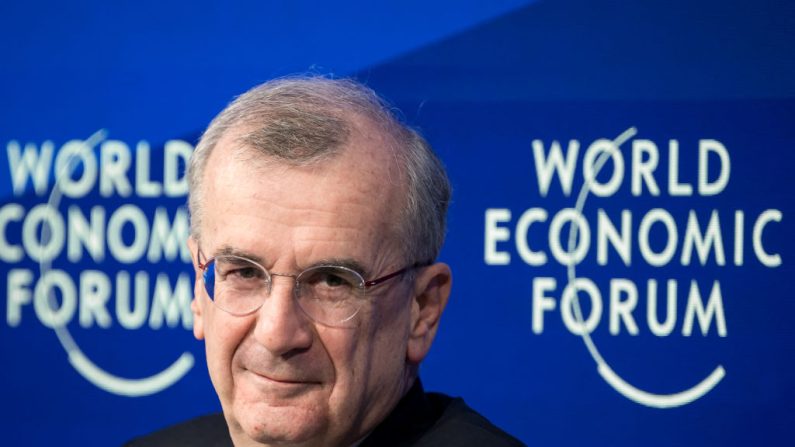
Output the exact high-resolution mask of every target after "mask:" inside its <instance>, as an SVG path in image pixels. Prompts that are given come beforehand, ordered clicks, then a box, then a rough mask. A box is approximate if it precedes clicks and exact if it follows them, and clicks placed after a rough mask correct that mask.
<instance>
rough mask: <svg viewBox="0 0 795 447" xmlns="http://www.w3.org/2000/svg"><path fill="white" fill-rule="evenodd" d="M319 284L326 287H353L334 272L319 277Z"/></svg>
mask: <svg viewBox="0 0 795 447" xmlns="http://www.w3.org/2000/svg"><path fill="white" fill-rule="evenodd" d="M318 282H319V283H321V284H322V285H324V286H326V287H342V286H351V283H350V282H349V281H347V280H346V279H345V278H342V277H341V276H339V275H337V274H335V273H333V272H325V273H322V274H320V275H318Z"/></svg>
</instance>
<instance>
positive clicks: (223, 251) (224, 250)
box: [213, 245, 265, 265]
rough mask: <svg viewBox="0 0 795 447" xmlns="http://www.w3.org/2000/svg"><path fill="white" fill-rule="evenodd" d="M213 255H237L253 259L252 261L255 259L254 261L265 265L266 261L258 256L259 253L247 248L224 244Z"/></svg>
mask: <svg viewBox="0 0 795 447" xmlns="http://www.w3.org/2000/svg"><path fill="white" fill-rule="evenodd" d="M213 256H214V257H218V256H237V257H240V258H246V259H251V260H252V261H254V262H256V263H257V264H260V265H264V262H265V260H264V259H263V258H262V257H261V256H258V255H257V254H255V253H252V252H249V251H246V250H241V249H239V248H235V247H232V246H231V245H224V246H222V247H221V248H219V249H218V250H217V251H216V252H215V254H214V255H213Z"/></svg>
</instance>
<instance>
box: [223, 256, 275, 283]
mask: <svg viewBox="0 0 795 447" xmlns="http://www.w3.org/2000/svg"><path fill="white" fill-rule="evenodd" d="M215 268H216V271H217V272H218V277H219V278H220V279H221V280H222V281H258V280H261V279H265V271H264V270H262V269H261V268H260V267H258V266H256V265H254V264H252V263H251V262H250V261H246V260H244V259H238V258H223V259H218V260H216V264H215Z"/></svg>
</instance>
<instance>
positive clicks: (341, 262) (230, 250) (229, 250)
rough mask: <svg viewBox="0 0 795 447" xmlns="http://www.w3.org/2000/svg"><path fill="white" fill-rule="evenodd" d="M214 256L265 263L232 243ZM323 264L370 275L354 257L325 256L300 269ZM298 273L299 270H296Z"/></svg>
mask: <svg viewBox="0 0 795 447" xmlns="http://www.w3.org/2000/svg"><path fill="white" fill-rule="evenodd" d="M213 256H214V257H217V256H238V257H241V258H247V259H250V260H252V261H254V262H256V263H257V264H260V265H262V266H264V265H265V259H264V258H263V257H261V256H259V255H257V254H256V253H252V252H249V251H246V250H241V249H239V248H235V247H232V246H231V245H224V246H222V247H221V248H219V249H218V250H217V251H216V252H215V254H214V255H213ZM321 265H333V266H340V267H346V268H349V269H351V270H353V271H355V272H356V273H358V274H360V275H362V277H363V278H364V279H365V280H368V279H369V276H370V272H368V271H367V269H366V268H365V267H364V266H363V265H362V263H360V262H359V261H356V260H355V259H353V258H323V259H320V260H318V261H316V262H313V263H312V264H311V265H309V266H307V267H304V268H299V270H306V269H309V268H312V267H318V266H321ZM296 273H298V272H296Z"/></svg>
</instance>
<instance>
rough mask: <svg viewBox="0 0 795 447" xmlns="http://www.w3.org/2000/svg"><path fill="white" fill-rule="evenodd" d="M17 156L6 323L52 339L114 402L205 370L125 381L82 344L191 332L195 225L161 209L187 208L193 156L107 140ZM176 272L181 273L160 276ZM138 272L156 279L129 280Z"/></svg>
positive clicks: (20, 147) (99, 137)
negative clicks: (100, 337) (118, 334)
mask: <svg viewBox="0 0 795 447" xmlns="http://www.w3.org/2000/svg"><path fill="white" fill-rule="evenodd" d="M6 149H7V150H6V154H7V157H8V168H9V173H10V175H9V177H8V179H9V181H10V183H11V185H10V187H11V188H10V190H11V192H12V196H13V197H14V198H15V199H16V200H14V199H12V200H11V201H8V202H4V203H2V206H0V261H2V262H3V263H4V265H7V266H8V267H9V268H8V271H7V272H6V273H7V276H6V278H5V280H6V306H5V307H6V309H5V310H6V315H5V323H6V324H7V325H8V326H9V327H10V328H12V329H13V328H16V327H20V326H21V325H28V324H41V325H43V326H45V327H47V328H51V329H52V330H53V331H54V332H55V334H56V336H57V339H58V341H59V342H60V344H61V345H62V346H63V348H64V350H65V351H66V353H67V356H68V359H69V363H70V364H71V365H72V366H73V367H74V369H75V370H76V371H77V372H78V373H79V374H80V375H82V376H83V377H84V378H85V379H86V380H88V381H89V382H91V383H92V384H94V385H96V386H97V387H99V388H101V389H103V390H106V391H108V392H110V393H115V394H119V395H124V396H144V395H149V394H154V393H157V392H159V391H161V390H163V389H165V388H168V387H169V386H171V385H173V384H174V383H176V382H177V381H179V380H180V379H181V378H182V377H183V376H184V375H185V374H186V373H187V372H188V371H189V370H190V369H191V368H192V367H193V365H194V363H195V360H194V357H193V355H192V354H191V353H190V352H187V351H186V352H183V353H182V354H180V355H178V356H177V357H176V359H175V360H173V362H171V363H170V364H164V365H161V366H159V367H158V371H159V372H157V373H155V374H152V375H149V376H147V377H125V376H121V375H117V374H112V373H110V372H108V371H107V370H106V368H103V366H102V365H100V364H98V363H97V362H95V361H93V360H92V359H91V358H90V357H89V355H87V354H86V353H85V352H84V350H83V349H81V347H80V346H79V345H78V343H77V342H76V339H75V337H74V336H73V332H74V331H75V330H77V331H79V330H87V329H92V328H103V329H108V328H111V327H121V328H123V329H124V330H129V331H137V330H141V329H149V330H158V329H160V328H163V327H171V328H181V329H182V330H189V329H190V328H191V327H192V322H193V320H192V314H191V311H190V300H191V297H192V284H193V282H192V277H191V275H190V273H189V271H190V267H189V262H190V254H189V253H188V252H187V248H186V247H185V241H186V239H187V236H188V231H189V224H188V214H187V211H186V209H185V207H184V205H182V206H178V207H172V206H162V202H164V201H165V200H166V199H177V198H181V200H180V202H181V203H183V204H184V198H185V196H186V194H187V182H186V179H185V176H184V170H185V169H184V168H185V166H186V163H187V160H188V158H189V157H190V154H191V153H192V151H193V147H192V146H191V145H190V144H189V143H186V142H184V141H180V140H171V141H168V142H166V143H165V145H164V146H163V150H162V153H160V154H157V155H159V157H158V159H157V160H155V159H154V157H155V153H154V151H152V150H151V148H150V146H149V144H148V143H147V142H146V141H139V142H137V144H136V145H135V147H134V148H131V147H130V145H128V144H127V143H125V142H123V141H118V140H111V139H108V138H107V132H105V131H104V130H101V131H98V132H97V133H95V134H94V135H92V136H91V137H90V138H88V139H86V140H72V141H68V142H66V143H64V144H62V145H61V146H60V147H59V148H58V149H57V150H56V145H55V144H54V143H53V142H52V141H44V142H42V143H40V144H36V143H24V144H23V143H20V142H18V141H14V140H12V141H9V142H8V143H7V146H6ZM158 152H159V151H158ZM160 169H162V172H159V170H160ZM154 170H157V171H158V176H157V177H158V179H157V180H155V179H154V178H153V175H152V174H153V171H154ZM6 186H7V185H6ZM167 262H168V263H171V264H170V265H174V264H176V265H178V266H179V267H180V268H176V269H174V268H173V267H172V268H170V270H172V271H173V272H172V274H170V275H169V274H168V273H167V272H163V271H160V272H157V270H158V268H162V266H164V265H168V264H165V263H167ZM136 263H146V265H147V266H148V267H147V268H146V269H139V270H138V271H137V272H133V271H130V270H131V269H130V266H132V265H134V264H136ZM31 266H36V267H33V268H31ZM174 273H176V275H175V274H174ZM114 317H115V318H114Z"/></svg>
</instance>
